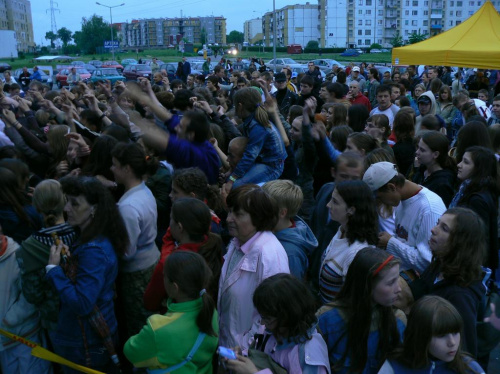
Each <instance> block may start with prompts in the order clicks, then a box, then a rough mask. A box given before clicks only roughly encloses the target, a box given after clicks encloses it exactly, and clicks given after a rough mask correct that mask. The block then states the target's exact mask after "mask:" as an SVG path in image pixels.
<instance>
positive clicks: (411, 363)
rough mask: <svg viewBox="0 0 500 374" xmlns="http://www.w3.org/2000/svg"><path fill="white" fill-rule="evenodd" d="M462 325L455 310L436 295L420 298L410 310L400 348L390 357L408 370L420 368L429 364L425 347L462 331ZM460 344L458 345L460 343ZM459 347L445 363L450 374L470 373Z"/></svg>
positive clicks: (427, 350)
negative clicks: (433, 339)
mask: <svg viewBox="0 0 500 374" xmlns="http://www.w3.org/2000/svg"><path fill="white" fill-rule="evenodd" d="M463 326H464V322H463V319H462V316H461V315H460V313H458V311H457V309H456V308H455V307H454V306H453V305H452V304H451V303H450V302H449V301H447V300H445V299H443V298H441V297H439V296H430V295H429V296H424V297H423V298H421V299H420V300H418V301H417V302H416V303H415V304H414V305H413V307H412V308H411V311H410V315H409V317H408V324H407V325H406V329H405V332H404V341H403V345H402V347H401V348H399V349H397V350H396V351H395V353H394V354H393V355H392V357H394V359H395V360H396V361H398V362H401V363H402V364H403V365H405V366H407V367H408V368H409V369H423V368H426V367H428V366H429V365H430V363H431V361H430V358H429V346H430V344H431V340H432V338H433V337H434V336H440V335H445V334H450V333H451V334H453V333H460V334H462V332H463ZM460 343H462V342H460ZM464 356H465V354H464V352H463V351H462V344H460V345H459V347H458V350H457V353H456V354H455V358H454V359H453V361H451V362H449V363H447V364H446V366H447V368H449V369H450V370H451V371H453V372H454V373H460V374H466V373H470V370H469V368H468V367H467V364H466V361H465V360H464Z"/></svg>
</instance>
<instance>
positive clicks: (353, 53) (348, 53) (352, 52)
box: [340, 49, 361, 57]
mask: <svg viewBox="0 0 500 374" xmlns="http://www.w3.org/2000/svg"><path fill="white" fill-rule="evenodd" d="M360 54H361V53H359V52H358V51H357V50H356V49H346V50H345V51H344V52H342V53H341V54H340V55H341V56H350V57H353V56H354V57H355V56H359V55H360Z"/></svg>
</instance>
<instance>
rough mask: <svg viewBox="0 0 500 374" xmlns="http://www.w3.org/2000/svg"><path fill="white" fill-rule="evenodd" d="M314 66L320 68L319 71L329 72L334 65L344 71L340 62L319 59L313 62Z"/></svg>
mask: <svg viewBox="0 0 500 374" xmlns="http://www.w3.org/2000/svg"><path fill="white" fill-rule="evenodd" d="M313 62H314V65H316V66H317V67H319V68H320V70H323V71H326V70H331V69H333V66H334V65H337V66H338V67H339V68H342V69H345V66H344V65H342V64H341V63H340V62H338V61H337V60H332V59H328V58H320V59H317V60H313Z"/></svg>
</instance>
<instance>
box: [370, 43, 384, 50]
mask: <svg viewBox="0 0 500 374" xmlns="http://www.w3.org/2000/svg"><path fill="white" fill-rule="evenodd" d="M382 48H383V47H382V46H381V45H380V44H378V43H373V44H372V45H371V46H370V49H382Z"/></svg>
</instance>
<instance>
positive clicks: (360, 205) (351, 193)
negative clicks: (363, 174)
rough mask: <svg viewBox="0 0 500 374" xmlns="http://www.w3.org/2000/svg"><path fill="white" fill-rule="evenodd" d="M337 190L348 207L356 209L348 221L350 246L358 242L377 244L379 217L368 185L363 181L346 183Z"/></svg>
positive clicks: (340, 184) (338, 185)
mask: <svg viewBox="0 0 500 374" xmlns="http://www.w3.org/2000/svg"><path fill="white" fill-rule="evenodd" d="M335 189H336V190H337V192H338V193H339V195H340V196H341V197H342V199H344V201H345V203H346V204H347V206H348V207H349V208H351V207H352V208H354V209H355V211H354V214H353V215H351V216H349V219H348V221H347V227H346V228H347V232H346V237H347V240H348V241H349V244H353V243H354V242H355V241H356V240H358V241H360V242H364V241H366V242H367V243H368V244H370V245H375V244H377V241H378V231H379V230H378V215H377V210H376V204H375V198H374V197H373V193H372V191H371V190H370V188H369V187H368V185H367V184H366V183H365V182H363V181H345V182H341V183H339V184H337V185H336V186H335Z"/></svg>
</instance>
